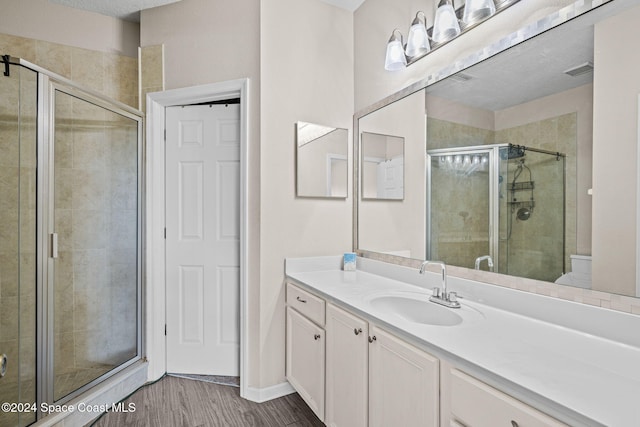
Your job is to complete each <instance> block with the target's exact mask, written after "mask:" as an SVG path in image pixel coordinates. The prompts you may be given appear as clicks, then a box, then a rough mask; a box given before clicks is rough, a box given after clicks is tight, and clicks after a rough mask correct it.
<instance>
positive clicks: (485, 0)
mask: <svg viewBox="0 0 640 427" xmlns="http://www.w3.org/2000/svg"><path fill="white" fill-rule="evenodd" d="M494 13H496V5H495V3H494V2H493V0H466V2H465V5H464V14H463V15H462V22H464V24H465V25H473V24H475V23H477V22H480V21H482V20H483V19H486V18H488V17H490V16H491V15H493V14H494Z"/></svg>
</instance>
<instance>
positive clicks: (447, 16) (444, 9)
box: [432, 0, 460, 43]
mask: <svg viewBox="0 0 640 427" xmlns="http://www.w3.org/2000/svg"><path fill="white" fill-rule="evenodd" d="M459 34H460V24H458V17H457V16H456V11H455V10H454V9H453V1H452V0H440V3H439V4H438V8H437V9H436V17H435V19H434V21H433V34H432V38H433V41H434V42H436V43H445V42H448V41H449V40H452V39H454V38H456V37H458V35H459Z"/></svg>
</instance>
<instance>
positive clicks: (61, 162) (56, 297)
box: [48, 90, 140, 402]
mask: <svg viewBox="0 0 640 427" xmlns="http://www.w3.org/2000/svg"><path fill="white" fill-rule="evenodd" d="M54 108H55V113H54V135H55V139H54V148H53V184H52V187H53V194H54V195H55V196H54V200H53V212H52V213H53V220H52V222H53V233H52V244H53V246H54V247H55V251H54V252H56V253H53V256H52V260H51V262H52V266H53V272H52V273H50V285H49V289H50V292H52V295H53V297H52V301H50V304H51V305H52V310H51V311H52V313H53V314H52V318H51V319H50V320H51V321H52V322H53V339H52V341H53V349H52V358H51V359H52V368H53V369H52V372H51V373H50V376H49V378H48V381H49V386H48V387H49V390H52V394H53V396H52V400H53V401H54V402H60V401H61V400H68V399H69V398H71V397H73V395H76V394H77V393H78V392H80V391H81V390H83V387H85V386H87V385H89V384H92V383H93V382H95V380H97V379H98V378H100V377H102V376H103V375H105V374H107V373H109V372H111V371H113V370H114V369H120V368H122V367H123V366H124V364H126V362H127V361H134V360H135V359H136V358H137V356H138V355H139V348H140V339H139V327H140V325H139V322H140V317H139V310H138V304H139V298H140V294H139V289H140V287H139V283H140V227H139V216H138V212H139V203H140V202H139V191H140V182H139V173H138V169H139V158H140V152H139V135H138V133H139V121H138V120H135V119H134V118H131V117H128V116H127V115H126V114H119V113H117V112H115V111H112V110H110V109H107V108H105V107H103V106H101V105H99V104H97V103H94V102H92V100H87V99H83V98H81V97H79V96H75V94H72V93H67V92H65V91H62V90H56V91H55V92H54ZM85 388H86V387H85ZM50 392H51V391H50Z"/></svg>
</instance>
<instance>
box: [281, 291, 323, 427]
mask: <svg viewBox="0 0 640 427" xmlns="http://www.w3.org/2000/svg"><path fill="white" fill-rule="evenodd" d="M324 310H325V308H324V300H322V299H320V298H318V297H316V296H315V295H312V294H310V293H308V292H305V291H304V290H302V289H300V288H297V287H295V286H292V285H290V284H289V285H287V338H286V340H287V343H286V345H287V350H286V376H287V380H288V381H289V383H290V384H291V385H292V386H293V388H295V389H296V391H297V392H298V393H299V394H300V396H301V397H302V398H303V399H304V401H305V402H307V404H308V405H309V407H310V408H311V409H312V410H313V412H315V414H316V415H317V416H318V418H320V420H324V396H325V388H324V384H325V375H324V373H325V331H324V329H323V326H324Z"/></svg>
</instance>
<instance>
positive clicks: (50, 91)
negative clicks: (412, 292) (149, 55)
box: [8, 57, 145, 420]
mask: <svg viewBox="0 0 640 427" xmlns="http://www.w3.org/2000/svg"><path fill="white" fill-rule="evenodd" d="M8 62H9V63H10V64H12V65H16V66H21V67H24V68H27V69H30V70H32V71H35V72H37V73H38V78H37V84H38V88H37V115H38V116H37V121H36V135H37V137H36V139H37V147H36V149H37V153H38V154H37V166H36V167H37V181H36V185H37V190H36V193H37V194H36V203H37V207H36V242H37V244H38V247H37V248H36V361H35V363H36V401H37V402H36V403H37V420H41V419H42V418H44V417H46V416H47V415H50V414H48V413H43V412H42V404H43V403H45V404H64V403H66V402H69V401H71V400H72V399H74V398H76V397H78V396H79V395H80V394H82V393H84V392H86V391H87V390H88V389H90V388H92V387H94V386H95V385H97V384H99V383H101V382H103V381H104V380H106V379H107V378H110V377H112V376H113V375H115V374H117V373H118V372H121V371H122V370H124V369H125V368H127V367H129V366H131V365H133V364H134V363H136V362H138V361H140V360H142V359H143V351H144V336H143V334H142V331H143V329H144V328H143V325H142V320H143V316H142V314H143V310H144V301H143V298H142V295H143V286H144V271H145V264H144V257H143V252H144V227H143V218H144V216H145V206H144V200H145V196H144V194H145V193H144V188H145V181H144V178H145V163H144V158H145V146H144V138H143V115H142V112H140V111H138V110H136V109H134V108H132V107H130V106H128V105H126V104H123V103H121V102H118V101H115V100H112V99H110V98H108V97H105V96H104V95H102V94H100V93H98V92H96V91H93V90H91V89H88V88H85V87H83V86H82V85H78V84H76V83H74V82H73V81H71V80H69V79H67V78H65V77H62V76H60V75H57V74H55V73H52V72H51V71H49V70H47V69H45V68H42V67H39V66H37V65H35V64H32V63H30V62H28V61H25V60H23V59H21V58H15V57H10V58H9V61H8ZM56 90H58V91H60V92H63V93H66V94H68V95H70V96H73V97H76V98H79V99H81V100H83V101H85V102H89V103H91V104H94V105H96V106H98V107H101V108H103V109H106V110H108V111H111V112H113V113H116V114H119V115H121V116H124V117H127V118H130V119H132V120H135V121H136V122H137V153H138V159H137V167H138V171H137V177H138V182H137V202H136V203H137V212H138V215H137V236H136V237H137V256H136V263H137V266H138V268H137V271H136V282H137V289H136V296H137V304H136V309H137V313H136V320H137V325H136V329H137V330H136V336H137V338H136V347H137V349H136V356H135V357H133V358H131V359H130V360H128V361H126V362H124V363H122V364H120V365H118V366H117V367H115V368H114V369H111V370H110V371H108V372H107V373H105V374H103V375H101V376H99V377H98V378H96V379H94V380H93V381H91V382H89V383H87V384H85V385H83V386H82V387H79V388H78V389H76V390H74V391H73V392H71V393H69V394H67V395H66V396H64V397H63V398H61V399H59V400H58V401H54V395H53V375H54V372H53V353H54V343H53V338H54V335H53V332H54V326H53V319H54V313H53V303H54V295H53V292H50V287H51V284H53V280H54V277H53V275H54V270H53V268H52V262H53V259H54V258H52V255H53V253H52V252H53V244H52V243H53V241H52V234H53V233H54V227H53V225H54V224H53V218H54V215H53V212H52V211H53V207H54V196H55V194H54V192H53V190H54V188H53V187H54V176H53V174H54V163H53V159H54V157H53V156H54V148H55V141H54V136H55V131H54V126H55V120H54V115H53V112H54V101H55V91H56Z"/></svg>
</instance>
